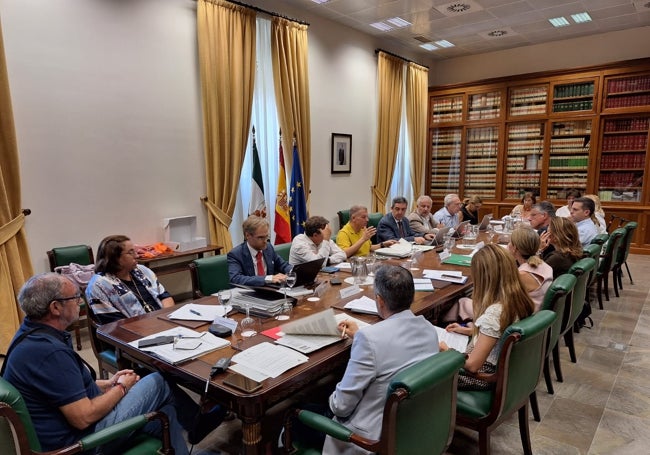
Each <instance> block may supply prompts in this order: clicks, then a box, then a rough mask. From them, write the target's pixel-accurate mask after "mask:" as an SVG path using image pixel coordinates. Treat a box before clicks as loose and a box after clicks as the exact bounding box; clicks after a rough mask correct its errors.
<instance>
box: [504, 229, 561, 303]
mask: <svg viewBox="0 0 650 455" xmlns="http://www.w3.org/2000/svg"><path fill="white" fill-rule="evenodd" d="M539 246H540V240H539V235H538V234H537V232H535V231H534V230H533V229H532V228H529V227H520V228H517V229H515V230H514V231H513V232H512V234H511V235H510V243H508V250H509V251H510V252H511V253H512V255H513V256H514V257H515V261H516V262H517V266H518V267H519V277H520V278H521V282H522V284H523V285H524V288H525V289H526V291H528V295H529V296H530V298H531V300H532V301H533V303H534V304H535V311H539V307H540V306H541V304H542V302H543V301H544V295H545V294H546V291H547V290H548V288H549V287H550V286H551V283H552V282H553V268H552V267H551V266H550V265H548V264H547V263H546V262H544V261H543V260H542V258H540V257H539V256H537V251H538V250H539Z"/></svg>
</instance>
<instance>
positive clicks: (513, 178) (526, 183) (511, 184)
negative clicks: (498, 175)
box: [506, 173, 540, 191]
mask: <svg viewBox="0 0 650 455" xmlns="http://www.w3.org/2000/svg"><path fill="white" fill-rule="evenodd" d="M539 177H540V176H539V174H538V173H526V174H517V173H512V174H509V175H508V182H507V187H506V188H516V189H517V191H519V189H520V188H537V187H539Z"/></svg>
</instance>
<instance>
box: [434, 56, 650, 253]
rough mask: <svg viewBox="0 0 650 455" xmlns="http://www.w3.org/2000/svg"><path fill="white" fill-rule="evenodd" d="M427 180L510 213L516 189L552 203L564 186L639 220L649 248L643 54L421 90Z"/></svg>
mask: <svg viewBox="0 0 650 455" xmlns="http://www.w3.org/2000/svg"><path fill="white" fill-rule="evenodd" d="M429 100H430V102H429V106H430V109H431V111H430V117H429V119H430V123H429V137H430V141H429V150H428V154H429V156H428V157H429V163H430V173H429V175H428V181H427V186H428V188H429V189H430V194H431V196H432V197H433V198H434V201H439V200H440V199H441V198H443V197H444V196H445V195H446V194H448V193H459V195H460V197H461V199H462V198H465V197H468V196H471V195H474V194H475V195H478V196H480V197H481V198H482V199H483V208H482V212H484V213H490V212H491V213H493V214H494V215H495V216H502V215H504V214H506V213H510V211H511V210H512V207H513V206H514V205H515V204H516V203H517V202H518V200H519V199H520V198H521V195H522V194H523V192H525V191H528V190H532V191H535V192H537V194H538V196H539V197H538V199H540V200H549V201H551V202H552V203H554V204H555V205H556V206H560V205H564V204H565V202H566V199H565V198H566V191H567V190H568V189H571V188H576V189H578V190H580V191H581V192H582V193H583V194H596V195H599V196H600V198H601V201H602V203H603V208H604V210H605V212H606V215H607V217H608V218H609V215H618V216H622V217H624V218H626V219H629V220H634V221H637V222H638V223H639V229H638V230H637V233H636V234H635V239H634V240H633V243H632V251H635V252H644V253H647V254H650V190H649V189H648V185H647V184H646V179H645V176H646V175H650V163H649V162H648V161H649V160H648V156H650V145H649V144H648V143H649V142H650V58H646V59H639V60H633V61H626V62H616V63H611V64H607V65H599V66H592V67H585V68H572V69H567V70H559V71H547V72H540V73H531V74H522V75H516V76H512V77H507V78H495V79H489V80H485V81H477V82H473V83H464V84H454V85H448V86H441V87H432V88H430V89H429Z"/></svg>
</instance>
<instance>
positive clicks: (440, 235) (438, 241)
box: [431, 226, 451, 245]
mask: <svg viewBox="0 0 650 455" xmlns="http://www.w3.org/2000/svg"><path fill="white" fill-rule="evenodd" d="M450 229H451V228H450V227H449V226H445V227H443V228H440V229H438V232H436V236H435V237H434V238H433V241H432V242H431V244H432V245H442V244H443V243H444V242H445V235H447V232H449V230H450Z"/></svg>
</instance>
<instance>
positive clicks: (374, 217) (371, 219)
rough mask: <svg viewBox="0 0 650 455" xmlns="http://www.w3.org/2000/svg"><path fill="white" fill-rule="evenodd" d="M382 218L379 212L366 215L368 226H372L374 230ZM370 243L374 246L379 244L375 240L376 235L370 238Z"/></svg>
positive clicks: (382, 215)
mask: <svg viewBox="0 0 650 455" xmlns="http://www.w3.org/2000/svg"><path fill="white" fill-rule="evenodd" d="M383 217H384V214H383V213H381V212H374V213H371V214H369V215H368V226H372V227H374V228H377V226H379V221H381V219H382V218H383ZM370 242H371V243H372V244H373V245H374V244H376V243H379V241H378V240H377V234H375V235H373V236H372V238H371V239H370Z"/></svg>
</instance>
